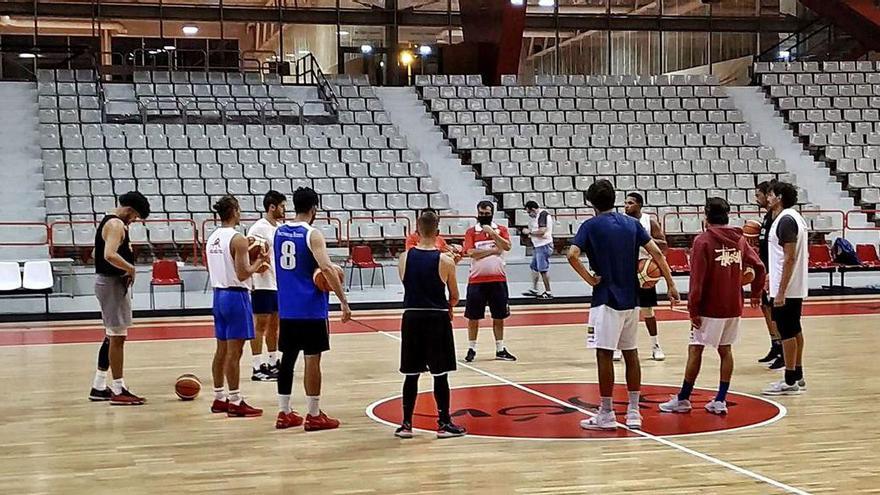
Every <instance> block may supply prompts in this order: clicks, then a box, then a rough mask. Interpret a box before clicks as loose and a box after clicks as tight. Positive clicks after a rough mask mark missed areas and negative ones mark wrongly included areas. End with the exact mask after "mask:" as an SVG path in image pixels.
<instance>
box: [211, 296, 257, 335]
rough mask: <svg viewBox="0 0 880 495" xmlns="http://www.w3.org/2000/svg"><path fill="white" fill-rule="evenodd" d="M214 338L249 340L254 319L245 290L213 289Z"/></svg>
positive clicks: (252, 332) (249, 297)
mask: <svg viewBox="0 0 880 495" xmlns="http://www.w3.org/2000/svg"><path fill="white" fill-rule="evenodd" d="M214 336H215V337H216V338H217V340H251V339H253V338H254V318H253V309H252V308H251V295H250V294H249V293H248V291H247V289H214Z"/></svg>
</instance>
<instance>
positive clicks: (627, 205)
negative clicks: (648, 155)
mask: <svg viewBox="0 0 880 495" xmlns="http://www.w3.org/2000/svg"><path fill="white" fill-rule="evenodd" d="M644 204H645V198H643V197H642V195H641V194H639V193H637V192H632V193H629V194H627V196H626V201H625V202H624V204H623V209H624V211H625V212H626V214H627V215H629V216H631V217H633V218H635V219H636V220H638V221H639V223H640V224H641V225H642V227H644V228H645V230H646V231H647V232H648V234H650V236H651V239H654V242H655V243H656V244H657V247H659V248H660V250H661V251H664V252H665V251H666V248H667V246H668V245H667V243H666V234H664V233H663V228H661V227H660V222H658V221H657V220H656V219H654V218H653V217H651V215H647V214H642V207H643V206H644ZM650 257H651V256H650V255H649V254H648V252H647V251H645V248H639V260H643V259H648V258H650ZM655 306H657V286H656V285H655V286H653V287H649V288H647V289H643V288H641V287H640V288H639V315H640V316H641V317H642V318H643V319H644V320H645V326H646V327H648V335H650V336H651V359H653V360H654V361H663V360H664V359H666V354H664V353H663V349H661V348H660V338H659V337H658V336H657V318H656V317H655V316H654V307H655ZM618 355H619V354H618V353H617V352H615V353H614V357H615V358H616V360H617V361H619V360H620V359H619V358H618Z"/></svg>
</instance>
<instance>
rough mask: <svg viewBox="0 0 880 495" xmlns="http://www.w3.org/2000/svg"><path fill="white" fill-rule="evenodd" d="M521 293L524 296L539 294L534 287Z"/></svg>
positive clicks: (536, 295)
mask: <svg viewBox="0 0 880 495" xmlns="http://www.w3.org/2000/svg"><path fill="white" fill-rule="evenodd" d="M522 295H524V296H526V297H538V296H540V295H541V294H540V293H539V292H538V291H536V290H535V289H529V290H527V291H525V292H523V293H522Z"/></svg>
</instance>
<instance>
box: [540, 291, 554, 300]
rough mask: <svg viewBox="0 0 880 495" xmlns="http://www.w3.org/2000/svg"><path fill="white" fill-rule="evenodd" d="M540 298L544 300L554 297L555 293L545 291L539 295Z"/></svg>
mask: <svg viewBox="0 0 880 495" xmlns="http://www.w3.org/2000/svg"><path fill="white" fill-rule="evenodd" d="M538 299H544V300H547V299H553V294H551V293H549V292H545V293H543V294H541V295H540V296H538Z"/></svg>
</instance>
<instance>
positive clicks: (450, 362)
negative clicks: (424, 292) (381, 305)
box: [400, 311, 456, 375]
mask: <svg viewBox="0 0 880 495" xmlns="http://www.w3.org/2000/svg"><path fill="white" fill-rule="evenodd" d="M400 341H401V342H400V372H401V373H403V374H405V375H414V374H418V373H424V372H426V371H430V372H431V374H432V375H442V374H443V373H448V372H450V371H455V368H456V364H455V340H454V339H453V337H452V321H450V320H449V313H447V312H446V311H406V312H404V313H403V320H402V322H401V326H400Z"/></svg>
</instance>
